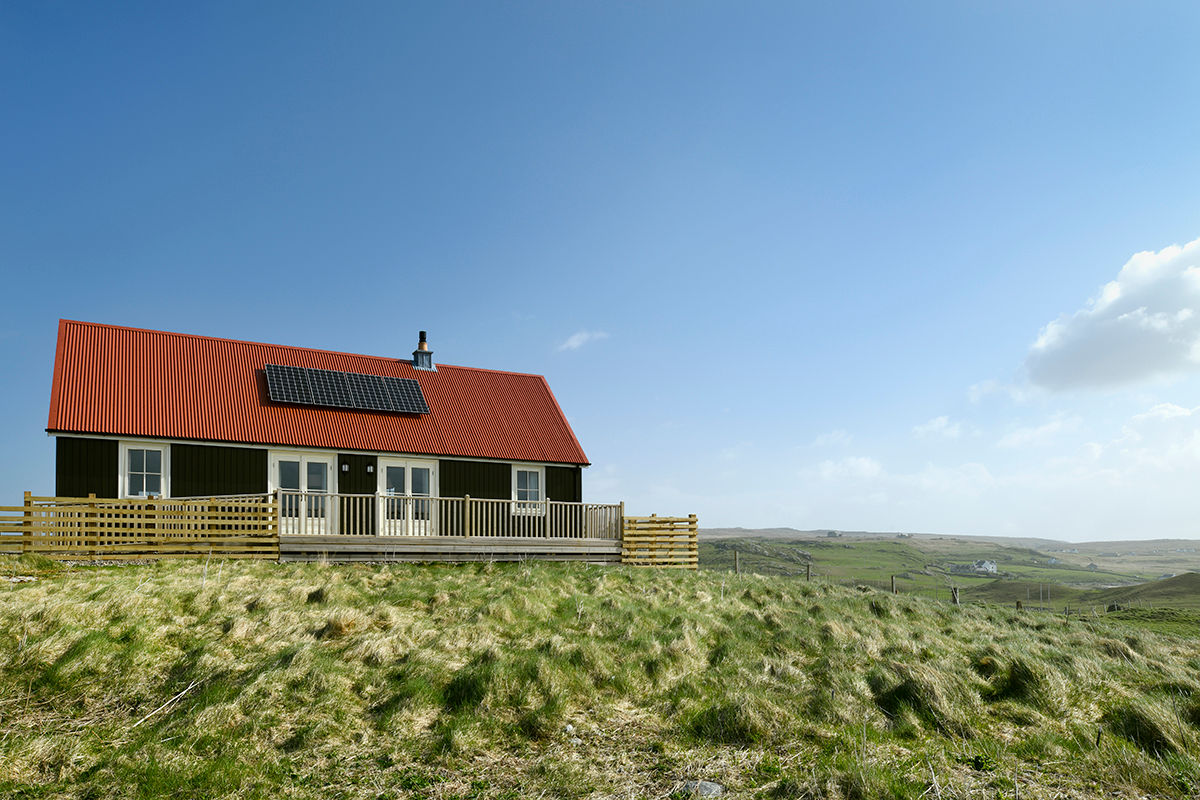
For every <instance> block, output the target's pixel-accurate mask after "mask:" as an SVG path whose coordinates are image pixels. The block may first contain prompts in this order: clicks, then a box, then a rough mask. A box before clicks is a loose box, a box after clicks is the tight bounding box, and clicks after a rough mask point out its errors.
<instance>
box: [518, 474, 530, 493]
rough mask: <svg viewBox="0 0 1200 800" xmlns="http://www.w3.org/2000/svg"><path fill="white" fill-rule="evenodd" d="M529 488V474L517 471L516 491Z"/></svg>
mask: <svg viewBox="0 0 1200 800" xmlns="http://www.w3.org/2000/svg"><path fill="white" fill-rule="evenodd" d="M528 488H529V473H528V472H526V471H525V470H523V469H519V470H517V491H521V490H522V489H528Z"/></svg>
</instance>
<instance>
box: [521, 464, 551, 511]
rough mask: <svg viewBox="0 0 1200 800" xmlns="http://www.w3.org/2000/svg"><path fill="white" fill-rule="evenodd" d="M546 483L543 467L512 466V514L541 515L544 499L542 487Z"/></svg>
mask: <svg viewBox="0 0 1200 800" xmlns="http://www.w3.org/2000/svg"><path fill="white" fill-rule="evenodd" d="M545 483H546V470H545V468H544V467H527V466H521V465H513V500H515V501H516V502H515V503H513V513H514V514H541V513H542V512H543V511H544V509H545V506H544V505H542V502H541V501H543V500H545V499H546V496H545V493H544V489H543V486H544V485H545Z"/></svg>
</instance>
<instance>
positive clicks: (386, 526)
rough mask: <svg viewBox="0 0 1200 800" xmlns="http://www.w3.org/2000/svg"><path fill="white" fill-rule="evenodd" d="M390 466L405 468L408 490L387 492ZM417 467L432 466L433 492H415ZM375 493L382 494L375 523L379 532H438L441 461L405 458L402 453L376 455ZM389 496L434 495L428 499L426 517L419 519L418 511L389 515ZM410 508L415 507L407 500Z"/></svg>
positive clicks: (408, 533)
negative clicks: (394, 493)
mask: <svg viewBox="0 0 1200 800" xmlns="http://www.w3.org/2000/svg"><path fill="white" fill-rule="evenodd" d="M388 467H403V468H404V491H403V492H402V493H401V494H397V495H389V494H388V493H387V468H388ZM414 469H427V470H429V494H427V495H415V494H413V493H412V471H413V470H414ZM375 493H376V495H377V496H378V500H377V501H376V506H377V508H376V511H375V524H376V527H377V529H378V532H379V535H381V536H396V535H410V536H428V535H431V534H433V533H436V532H437V529H438V528H437V524H438V522H437V502H436V501H435V500H434V499H433V498H437V497H440V496H441V495H440V494H439V488H438V462H437V461H435V460H431V459H423V458H403V457H400V456H379V457H378V458H376V459H375ZM389 497H392V498H395V497H402V498H406V501H407V500H408V499H410V498H430V499H429V500H428V504H429V505H428V513H427V515H426V517H425V518H424V519H417V518H416V517H415V515H409V516H405V517H403V518H399V519H391V518H389V517H388V515H387V512H388V503H389V500H388V498H389ZM391 502H395V501H394V500H393V501H391ZM406 508H409V509H411V508H412V504H411V503H407V505H406Z"/></svg>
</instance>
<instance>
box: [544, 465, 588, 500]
mask: <svg viewBox="0 0 1200 800" xmlns="http://www.w3.org/2000/svg"><path fill="white" fill-rule="evenodd" d="M546 497H549V498H550V499H551V500H562V501H563V502H566V503H582V502H583V468H582V467H546Z"/></svg>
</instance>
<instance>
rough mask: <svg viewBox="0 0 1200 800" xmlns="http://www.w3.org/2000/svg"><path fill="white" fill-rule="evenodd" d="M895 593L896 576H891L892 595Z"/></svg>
mask: <svg viewBox="0 0 1200 800" xmlns="http://www.w3.org/2000/svg"><path fill="white" fill-rule="evenodd" d="M895 593H896V576H895V575H893V576H892V594H895Z"/></svg>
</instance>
